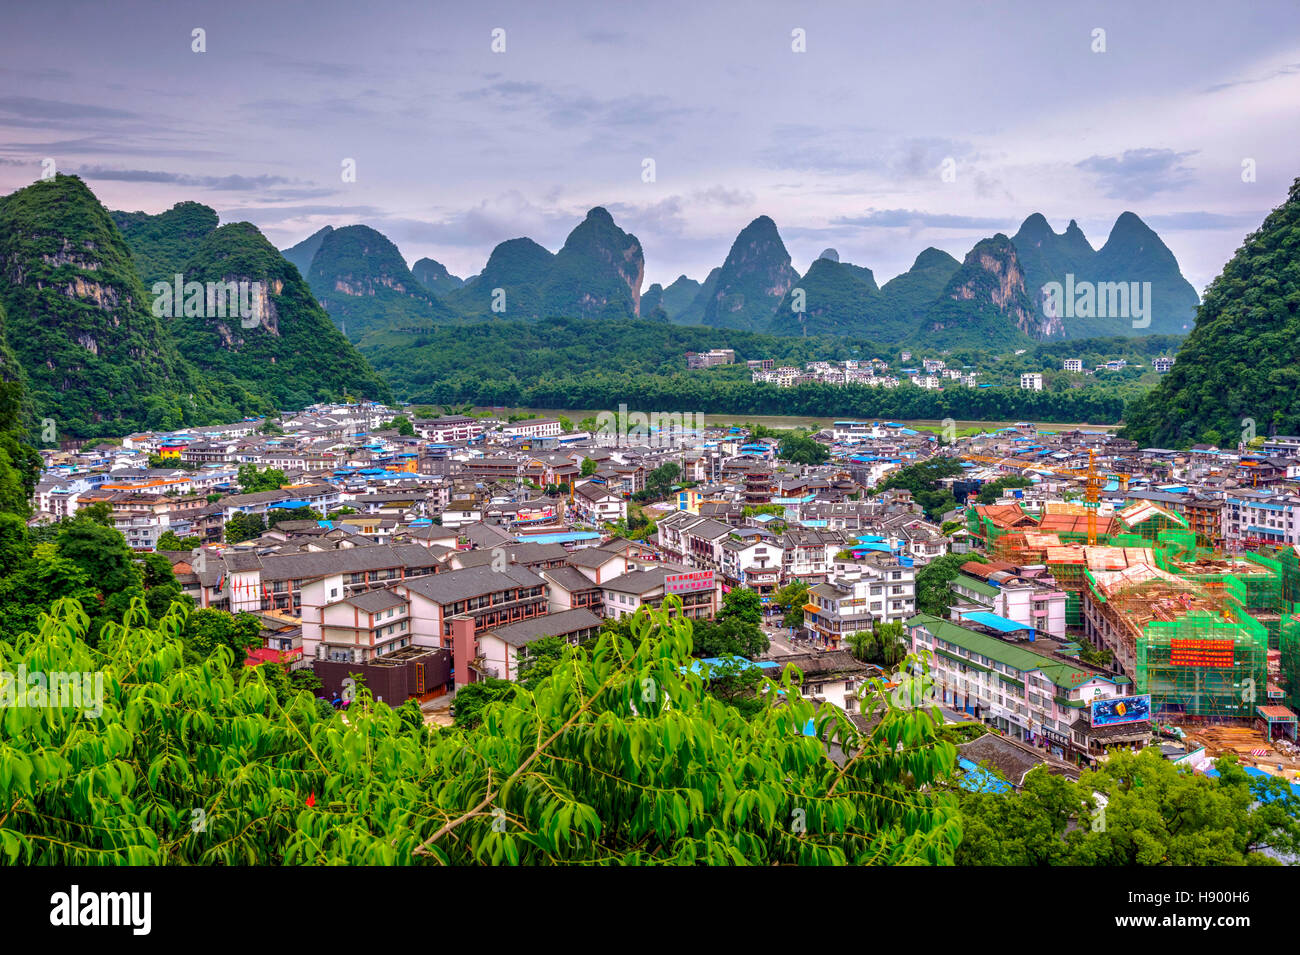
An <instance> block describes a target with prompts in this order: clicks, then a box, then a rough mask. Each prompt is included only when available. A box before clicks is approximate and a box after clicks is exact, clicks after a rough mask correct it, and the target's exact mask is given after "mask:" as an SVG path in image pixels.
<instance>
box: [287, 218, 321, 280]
mask: <svg viewBox="0 0 1300 955" xmlns="http://www.w3.org/2000/svg"><path fill="white" fill-rule="evenodd" d="M333 231H334V227H333V226H332V225H327V226H325V227H324V228H323V229H317V230H316V231H315V232H313V233H312V234H311V235H309V236H307V238H305V239H303V240H302V241H301V242H299V243H298V244H297V245H295V246H291V247H290V248H287V249H283V250H281V252H280V254H281V255H283V256H284V257H285V258H286V259H288V260H289V261H290V262H292V263H293V265H294V267H295V268H296V269H297V270H298V274H299V275H301V276H302V277H303V278H304V279H305V278H307V276H308V274H309V273H310V272H311V260H312V259H314V258H316V253H317V252H318V251H320V244H321V243H322V242H324V241H325V236H327V235H329V234H330V233H331V232H333Z"/></svg>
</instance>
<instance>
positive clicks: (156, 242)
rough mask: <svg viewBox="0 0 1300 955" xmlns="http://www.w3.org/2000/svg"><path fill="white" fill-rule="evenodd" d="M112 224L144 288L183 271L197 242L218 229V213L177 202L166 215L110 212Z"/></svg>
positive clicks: (200, 205) (201, 205)
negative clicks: (125, 245) (119, 233)
mask: <svg viewBox="0 0 1300 955" xmlns="http://www.w3.org/2000/svg"><path fill="white" fill-rule="evenodd" d="M110 214H111V215H112V217H113V222H114V224H115V225H116V226H117V228H118V230H119V231H120V232H121V233H122V237H123V238H124V239H126V243H127V245H128V246H130V248H131V257H132V258H133V259H135V269H136V272H138V273H139V275H140V281H141V282H143V283H144V284H145V286H146V287H152V285H153V283H154V282H160V281H161V282H171V281H172V280H173V278H174V277H175V275H176V273H177V272H181V271H183V270H184V268H185V262H186V261H187V260H188V259H189V255H190V252H191V251H192V250H193V249H194V246H195V244H196V243H197V242H199V241H200V240H201V239H203V238H204V236H207V235H210V234H211V233H212V231H213V230H214V229H216V227H217V222H218V218H217V212H216V210H215V209H213V208H211V207H210V206H205V205H204V204H203V203H201V202H178V203H176V205H174V206H172V207H171V208H170V209H168V210H167V211H166V212H162V213H159V214H158V215H150V214H149V213H147V212H113V213H110Z"/></svg>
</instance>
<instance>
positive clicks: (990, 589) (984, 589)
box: [952, 574, 998, 597]
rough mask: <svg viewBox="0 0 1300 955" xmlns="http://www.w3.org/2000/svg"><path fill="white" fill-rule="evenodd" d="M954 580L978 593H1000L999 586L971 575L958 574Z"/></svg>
mask: <svg viewBox="0 0 1300 955" xmlns="http://www.w3.org/2000/svg"><path fill="white" fill-rule="evenodd" d="M952 582H953V583H954V584H958V585H960V586H962V587H965V588H966V589H967V590H973V591H974V592H975V593H977V594H983V595H984V596H985V597H996V596H997V595H998V588H996V587H994V586H993V585H992V584H986V583H985V582H984V581H982V580H978V579H976V578H975V577H969V576H967V575H966V574H958V575H957V576H956V577H954V578H953V580H952Z"/></svg>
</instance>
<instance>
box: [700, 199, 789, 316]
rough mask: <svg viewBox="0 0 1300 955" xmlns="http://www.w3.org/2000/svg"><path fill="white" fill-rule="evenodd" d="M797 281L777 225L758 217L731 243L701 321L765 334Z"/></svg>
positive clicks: (764, 217) (763, 217) (768, 219)
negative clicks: (778, 308) (786, 295)
mask: <svg viewBox="0 0 1300 955" xmlns="http://www.w3.org/2000/svg"><path fill="white" fill-rule="evenodd" d="M798 281H799V273H798V272H796V271H795V270H794V268H793V267H792V266H791V265H790V253H789V252H787V251H786V248H785V243H784V242H782V241H781V234H780V233H779V232H778V231H777V229H776V223H775V222H773V221H772V220H771V219H770V218H769V217H768V216H759V217H758V218H757V219H755V220H754V221H753V222H751V223H750V224H749V225H747V226H745V228H743V229H741V230H740V234H739V235H738V236H736V240H735V242H733V243H732V245H731V251H730V252H728V253H727V258H726V260H725V261H724V262H723V263H722V269H721V271H720V272H719V273H718V277H717V281H716V285H715V286H714V288H713V289H712V290H711V291H710V293H709V295H708V298H707V300H706V301H705V305H704V315H703V318H702V321H703V323H704V324H705V325H710V326H713V327H716V328H738V329H747V330H753V331H762V330H766V329H767V328H768V327H769V326H770V324H771V322H772V319H773V315H775V314H776V310H777V306H778V305H779V304H780V302H781V300H782V299H783V298H784V297H785V294H786V292H788V291H789V290H790V289H791V288H792V287H793V286H794V285H795V283H796V282H798Z"/></svg>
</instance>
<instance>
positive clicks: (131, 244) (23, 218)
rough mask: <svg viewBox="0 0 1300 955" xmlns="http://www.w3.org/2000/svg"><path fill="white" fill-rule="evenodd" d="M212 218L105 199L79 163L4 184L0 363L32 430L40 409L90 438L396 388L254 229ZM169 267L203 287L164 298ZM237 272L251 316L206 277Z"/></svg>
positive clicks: (64, 430)
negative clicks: (113, 207)
mask: <svg viewBox="0 0 1300 955" xmlns="http://www.w3.org/2000/svg"><path fill="white" fill-rule="evenodd" d="M217 223H218V217H217V213H216V212H215V211H214V210H212V209H210V208H208V207H207V206H203V205H200V204H199V203H194V202H183V203H179V204H178V205H176V206H174V207H173V208H171V209H169V210H168V211H166V212H163V213H160V214H158V215H150V214H147V213H143V212H132V213H124V212H117V213H110V212H109V211H108V210H107V209H105V208H104V207H103V205H101V204H100V202H99V200H98V199H96V198H95V195H94V194H93V193H92V192H91V191H90V189H89V188H87V186H86V185H85V183H83V182H82V181H81V180H80V179H79V178H77V177H75V176H63V175H59V176H55V177H53V178H51V179H47V180H42V181H40V182H36V183H34V184H32V185H30V186H27V187H26V188H24V189H20V190H18V191H17V192H14V193H12V194H10V195H8V196H4V197H3V198H0V311H3V314H4V315H5V321H4V323H3V326H2V327H0V332H2V334H0V376H2V377H4V378H5V379H8V380H19V381H22V382H23V384H24V386H25V390H26V393H27V402H28V404H29V409H28V411H29V414H30V415H31V417H32V418H34V419H35V421H36V422H37V424H38V427H37V428H36V429H35V433H41V432H44V431H45V430H46V428H45V426H44V425H43V424H42V422H43V421H44V420H45V419H49V421H50V422H52V424H53V428H54V431H55V433H56V434H57V435H59V436H62V437H67V436H71V437H89V436H96V435H111V434H125V433H128V432H130V431H133V430H142V429H145V428H155V429H170V428H179V427H182V426H186V425H201V424H207V423H214V422H226V421H231V420H238V419H239V418H240V417H243V416H248V415H256V414H267V413H273V412H275V411H276V410H278V409H280V408H298V407H302V406H303V405H305V404H310V403H312V402H313V401H317V400H321V399H324V398H338V397H341V396H342V395H344V394H345V393H346V394H353V395H358V396H364V397H372V398H385V399H386V398H389V397H391V393H390V392H389V389H388V386H387V385H386V384H385V383H384V382H383V381H382V380H381V379H380V378H379V377H378V376H377V375H376V374H375V372H374V370H373V369H371V368H370V366H369V364H368V363H367V362H366V360H365V359H364V358H363V357H362V356H361V355H360V354H359V353H358V352H357V351H356V349H355V348H354V347H353V346H352V345H351V344H349V342H348V341H347V340H346V339H345V338H344V337H343V336H342V335H341V334H339V332H338V330H337V329H336V328H335V327H334V324H333V323H332V322H331V321H330V319H329V316H327V315H326V313H325V312H324V310H323V309H322V308H321V307H320V305H319V304H318V303H317V301H316V299H315V297H314V296H313V295H312V293H311V291H310V290H309V289H308V288H307V286H306V284H305V283H304V282H303V280H302V278H301V276H300V275H299V274H298V272H297V270H296V269H295V268H294V267H293V266H292V265H291V264H290V263H289V262H288V261H286V260H285V258H284V257H283V256H282V255H281V254H280V253H279V252H278V251H277V250H276V249H275V247H274V246H272V245H271V243H270V242H268V241H267V240H266V238H265V237H264V236H263V235H262V234H261V233H260V232H259V231H258V230H257V228H256V227H255V226H253V225H252V224H250V223H247V222H241V223H233V224H230V225H225V226H220V227H218V225H217ZM178 275H179V276H180V282H181V288H182V290H183V291H184V290H185V288H186V283H195V282H197V283H200V284H199V285H198V286H193V288H197V289H200V290H201V291H200V292H199V294H197V295H193V296H192V295H190V294H188V292H186V293H185V294H183V295H182V296H180V297H178V298H177V300H176V301H174V302H173V301H172V299H173V296H172V294H171V291H172V290H173V289H174V288H175V283H176V276H178ZM241 282H244V283H248V284H247V285H246V286H245V289H246V290H247V293H248V294H247V295H246V297H245V298H246V301H247V302H248V304H249V305H250V307H255V308H256V312H255V313H254V314H256V315H257V318H256V319H255V320H246V319H243V318H242V317H241V316H240V315H238V314H237V313H236V311H235V306H234V299H232V300H231V307H230V311H229V312H226V309H225V308H224V301H223V308H222V309H221V310H220V312H218V310H216V309H215V308H213V307H211V306H212V305H213V302H214V299H213V294H214V293H213V291H210V290H209V289H210V287H209V286H208V285H207V283H221V284H222V288H223V289H224V288H225V287H226V283H233V284H232V285H231V286H230V287H231V288H237V287H238V284H239V283H241ZM155 283H157V285H155ZM254 283H256V284H254ZM163 285H165V286H166V287H167V289H168V294H167V296H166V298H167V302H166V307H162V308H160V307H158V306H160V305H162V304H163V303H162V302H161V301H157V300H156V299H155V295H154V289H155V287H158V288H161V287H162V286H163ZM160 298H161V296H160ZM208 315H210V316H212V317H205V316H208ZM218 316H219V317H218Z"/></svg>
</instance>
